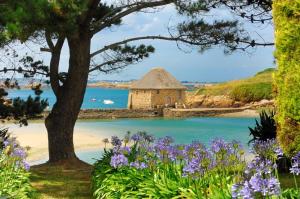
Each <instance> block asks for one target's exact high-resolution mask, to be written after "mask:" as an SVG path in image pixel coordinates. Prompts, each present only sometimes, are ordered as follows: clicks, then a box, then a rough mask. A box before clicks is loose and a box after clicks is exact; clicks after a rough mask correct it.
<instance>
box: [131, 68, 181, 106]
mask: <svg viewBox="0 0 300 199" xmlns="http://www.w3.org/2000/svg"><path fill="white" fill-rule="evenodd" d="M185 91H186V87H185V86H183V85H182V84H181V83H180V82H179V81H177V80H176V79H175V77H173V76H172V75H171V74H170V73H168V72H167V71H166V70H165V69H163V68H153V69H152V70H151V71H150V72H148V73H147V74H146V75H145V76H144V77H142V79H140V80H138V81H136V82H134V83H133V84H132V86H131V88H130V92H129V96H128V108H129V109H158V108H164V107H175V106H176V107H180V106H184V103H185Z"/></svg>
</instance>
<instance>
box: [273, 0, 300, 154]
mask: <svg viewBox="0 0 300 199" xmlns="http://www.w3.org/2000/svg"><path fill="white" fill-rule="evenodd" d="M299 12H300V1H299V0H295V1H291V0H276V1H274V3H273V13H274V24H275V28H276V31H275V39H276V42H275V44H276V51H275V57H276V62H277V65H278V71H277V72H276V75H275V87H276V91H277V97H276V107H277V116H276V121H277V123H278V135H277V138H278V141H279V142H280V145H281V147H282V148H283V150H284V151H285V152H286V153H287V154H289V155H290V156H292V155H294V154H295V153H296V152H297V151H299V150H300V89H299V85H300V64H299V63H300V25H299Z"/></svg>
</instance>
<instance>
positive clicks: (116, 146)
mask: <svg viewBox="0 0 300 199" xmlns="http://www.w3.org/2000/svg"><path fill="white" fill-rule="evenodd" d="M111 143H113V144H112V145H113V149H112V150H111V151H112V153H113V155H112V157H111V162H110V165H111V166H112V167H113V168H115V169H117V171H118V170H119V169H120V170H122V169H133V170H134V172H132V173H134V174H135V175H138V174H142V176H144V177H145V176H148V175H150V176H155V177H154V178H153V179H151V182H152V181H153V182H154V183H157V182H159V181H160V180H161V181H163V182H166V183H167V182H168V178H174V179H172V180H171V181H172V183H173V182H175V181H176V182H177V181H180V182H178V186H183V187H184V188H186V189H188V190H192V191H193V193H194V194H196V195H197V196H199V198H203V197H206V198H214V197H216V196H217V195H218V194H222V195H223V194H228V195H227V196H226V197H225V198H229V197H231V198H243V199H252V198H253V199H254V198H276V197H278V196H279V197H281V196H282V195H283V194H285V193H286V192H284V191H281V187H280V182H279V180H278V179H279V178H278V171H277V161H278V159H279V158H281V157H282V156H283V152H282V150H281V149H280V147H279V146H278V144H277V143H276V141H275V140H267V141H255V142H254V143H253V146H252V149H251V153H252V154H253V155H254V158H253V159H252V160H251V161H248V162H246V160H245V153H244V150H243V148H242V145H241V143H240V142H238V141H232V142H225V141H224V140H222V139H214V140H212V142H211V143H210V144H209V145H208V146H206V145H204V144H202V143H200V142H197V141H194V142H192V143H191V144H176V143H174V140H173V139H172V138H171V137H168V136H167V137H163V138H159V139H157V140H155V139H154V138H153V137H152V136H149V135H147V134H146V133H144V132H140V133H138V134H134V135H132V136H129V134H127V135H126V137H125V138H124V139H123V140H122V139H120V138H118V137H115V136H113V137H112V139H111ZM290 171H291V173H293V174H295V175H299V174H300V152H299V153H298V154H297V155H296V156H294V157H293V158H292V168H291V169H290ZM148 177H149V176H148ZM167 184H168V183H167ZM230 188H231V189H230ZM224 190H225V191H224ZM214 191H215V193H214ZM217 192H218V193H217ZM214 194H216V195H214ZM189 197H190V196H188V197H187V198H189Z"/></svg>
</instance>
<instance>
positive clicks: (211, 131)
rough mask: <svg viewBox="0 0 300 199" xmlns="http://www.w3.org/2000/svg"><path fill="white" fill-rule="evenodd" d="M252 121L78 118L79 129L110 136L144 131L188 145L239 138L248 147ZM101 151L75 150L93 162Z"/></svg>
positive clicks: (236, 119)
mask: <svg viewBox="0 0 300 199" xmlns="http://www.w3.org/2000/svg"><path fill="white" fill-rule="evenodd" d="M254 124H255V120H254V118H215V117H203V118H185V119H162V118H160V119H118V120H89V121H79V122H77V124H76V127H78V128H84V129H89V131H90V132H91V133H93V134H99V135H101V136H104V137H107V138H110V137H111V136H112V135H117V136H121V137H123V136H124V135H125V134H126V132H127V131H130V132H131V133H136V132H138V131H146V132H148V133H150V134H152V135H154V136H155V137H164V136H167V135H168V136H172V137H173V138H174V140H175V142H176V143H182V144H187V143H191V142H192V141H194V140H198V141H200V142H202V143H204V144H206V145H208V144H209V143H210V141H212V140H213V139H214V138H222V139H224V140H226V141H232V140H238V141H240V142H241V143H242V144H243V145H244V147H245V148H246V149H248V145H247V144H248V141H249V138H250V137H249V130H248V126H253V125H254ZM101 153H102V152H101V151H85V152H77V155H78V156H79V157H80V158H81V159H82V160H84V161H87V162H89V163H92V162H94V161H95V159H99V158H100V157H101Z"/></svg>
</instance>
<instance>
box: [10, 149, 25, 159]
mask: <svg viewBox="0 0 300 199" xmlns="http://www.w3.org/2000/svg"><path fill="white" fill-rule="evenodd" d="M12 156H14V157H19V158H21V159H24V158H25V157H26V152H25V151H24V150H23V149H21V148H15V149H14V151H13V153H12Z"/></svg>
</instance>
